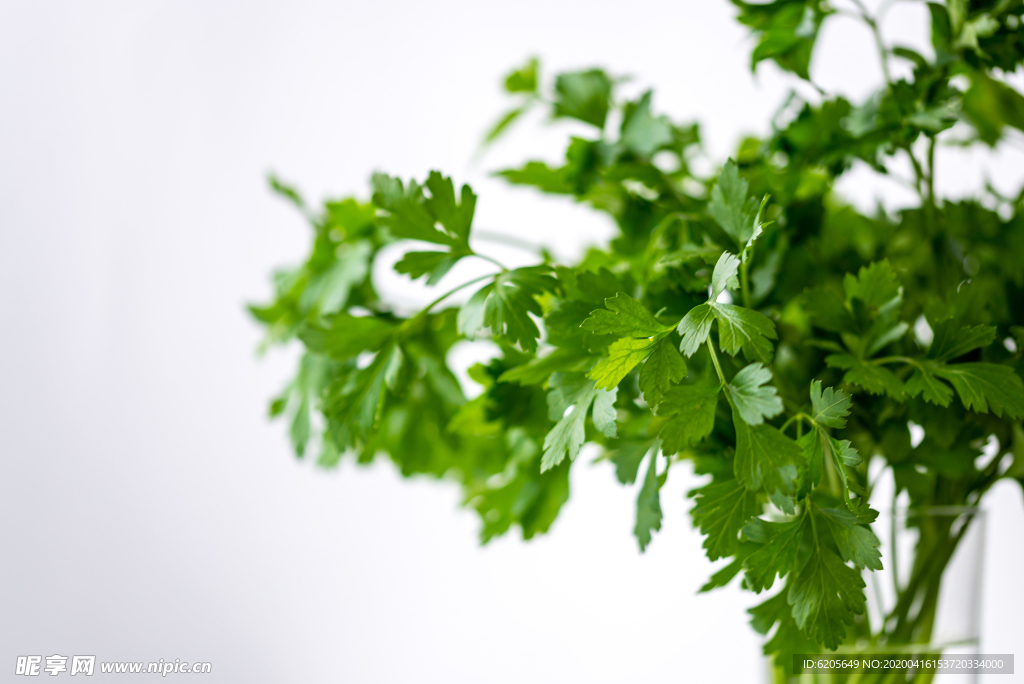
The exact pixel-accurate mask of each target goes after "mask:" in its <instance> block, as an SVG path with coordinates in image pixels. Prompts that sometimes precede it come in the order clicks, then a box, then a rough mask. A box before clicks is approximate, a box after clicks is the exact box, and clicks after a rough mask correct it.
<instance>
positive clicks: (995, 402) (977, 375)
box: [935, 363, 1024, 419]
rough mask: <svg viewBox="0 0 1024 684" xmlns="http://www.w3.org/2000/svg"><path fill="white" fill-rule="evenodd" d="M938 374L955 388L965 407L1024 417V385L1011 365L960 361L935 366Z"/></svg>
mask: <svg viewBox="0 0 1024 684" xmlns="http://www.w3.org/2000/svg"><path fill="white" fill-rule="evenodd" d="M935 374H936V375H938V376H939V377H940V378H942V379H944V380H949V382H950V383H951V384H952V385H953V387H955V388H956V391H957V394H959V395H960V401H962V402H963V404H964V408H966V409H969V410H972V411H977V412H978V413H985V412H986V411H991V412H992V413H994V414H996V415H997V416H1001V415H1003V413H1004V412H1005V413H1006V415H1007V416H1008V417H1009V418H1014V419H1020V418H1022V417H1024V384H1022V383H1021V380H1020V376H1019V375H1017V374H1016V373H1014V372H1013V369H1012V368H1011V367H1009V366H1003V365H1000V364H996V363H958V364H956V365H954V366H942V367H936V368H935Z"/></svg>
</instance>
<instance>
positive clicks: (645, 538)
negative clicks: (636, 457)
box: [633, 449, 661, 552]
mask: <svg viewBox="0 0 1024 684" xmlns="http://www.w3.org/2000/svg"><path fill="white" fill-rule="evenodd" d="M657 463H658V450H657V449H652V450H651V461H650V465H648V466H647V477H645V478H644V484H643V486H642V487H641V488H640V495H639V496H638V497H637V500H636V527H635V528H634V530H633V533H634V534H635V535H636V540H637V542H639V543H640V551H641V552H643V551H645V550H646V549H647V545H648V544H650V543H651V533H652V532H654V531H657V530H660V529H661V500H660V498H659V496H658V489H659V484H658V473H657Z"/></svg>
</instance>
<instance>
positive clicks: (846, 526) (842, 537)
mask: <svg viewBox="0 0 1024 684" xmlns="http://www.w3.org/2000/svg"><path fill="white" fill-rule="evenodd" d="M812 514H814V515H818V516H819V517H820V518H821V519H823V520H824V521H825V522H826V523H827V524H828V527H829V530H830V531H831V532H832V538H833V539H834V540H835V542H836V546H837V547H838V548H839V553H840V554H842V556H843V560H845V561H847V562H848V563H853V564H854V565H855V566H857V567H858V568H867V569H869V570H881V569H882V554H881V552H880V551H879V550H878V547H879V546H881V542H880V541H879V540H878V537H876V536H875V533H874V532H872V531H871V528H870V527H867V526H865V525H860V524H858V522H857V516H855V515H854V514H853V513H851V512H850V511H848V510H846V509H844V508H815V509H814V510H813V511H812Z"/></svg>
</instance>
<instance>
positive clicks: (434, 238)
mask: <svg viewBox="0 0 1024 684" xmlns="http://www.w3.org/2000/svg"><path fill="white" fill-rule="evenodd" d="M373 188H374V193H373V203H374V204H376V205H377V206H378V207H380V208H382V209H385V210H386V211H387V212H388V214H387V216H384V217H381V218H380V219H379V220H380V222H381V223H382V224H384V225H385V226H387V228H388V230H389V231H390V232H391V234H392V235H394V236H395V237H396V238H400V239H409V240H423V241H424V242H433V243H436V244H439V245H448V246H452V245H454V244H455V240H454V239H453V238H452V237H451V236H450V235H446V234H445V233H443V232H441V231H440V230H438V229H437V228H436V227H435V224H436V223H437V218H436V217H435V216H434V215H433V214H432V213H431V212H430V210H429V209H428V208H427V206H426V204H425V199H426V198H425V197H424V194H423V189H422V188H421V187H420V186H419V185H418V184H417V183H416V181H409V186H408V188H406V186H405V185H403V184H402V181H401V180H399V179H398V178H393V177H391V176H388V175H386V174H382V173H375V174H373Z"/></svg>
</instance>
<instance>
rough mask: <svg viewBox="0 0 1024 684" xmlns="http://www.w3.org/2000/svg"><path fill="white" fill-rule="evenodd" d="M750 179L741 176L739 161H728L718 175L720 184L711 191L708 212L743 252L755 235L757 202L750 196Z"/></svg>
mask: <svg viewBox="0 0 1024 684" xmlns="http://www.w3.org/2000/svg"><path fill="white" fill-rule="evenodd" d="M749 187H750V186H749V184H748V183H747V180H746V179H745V178H743V177H742V176H740V172H739V167H737V166H736V162H734V161H733V160H731V159H730V160H728V161H727V162H726V163H725V164H724V165H723V166H722V170H721V172H720V173H719V174H718V183H716V184H715V187H714V188H712V190H711V199H710V200H709V201H708V213H709V214H711V217H712V218H713V219H715V221H716V222H717V223H718V225H720V226H721V227H722V230H724V231H725V232H726V233H728V234H729V236H730V237H732V239H733V240H735V241H736V244H737V246H738V247H739V248H740V249H743V247H744V246H746V244H747V241H748V240H750V238H751V236H753V234H754V217H755V216H756V214H757V200H755V199H754V198H752V197H748V196H747V191H748V189H749Z"/></svg>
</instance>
